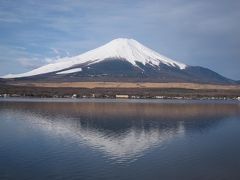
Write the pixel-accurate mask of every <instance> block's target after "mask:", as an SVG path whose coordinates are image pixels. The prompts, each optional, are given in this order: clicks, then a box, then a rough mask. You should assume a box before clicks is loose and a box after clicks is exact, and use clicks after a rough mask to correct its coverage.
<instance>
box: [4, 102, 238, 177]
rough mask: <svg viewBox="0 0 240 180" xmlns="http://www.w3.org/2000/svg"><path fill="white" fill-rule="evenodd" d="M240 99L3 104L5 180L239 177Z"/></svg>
mask: <svg viewBox="0 0 240 180" xmlns="http://www.w3.org/2000/svg"><path fill="white" fill-rule="evenodd" d="M239 139H240V102H237V101H198V100H196V101H192V100H189V101H183V100H94V99H86V100H77V99H76V100H75V99H73V100H71V99H70V100H69V99H1V100H0V179H1V180H3V179H18V180H20V179H31V180H32V179H39V180H43V179H51V180H55V179H68V180H71V179H81V180H84V179H104V180H105V179H114V180H117V179H131V180H134V179H138V180H139V179H140V180H141V179H147V180H151V179H153V180H154V179H156V180H158V179H216V180H219V179H240V140H239Z"/></svg>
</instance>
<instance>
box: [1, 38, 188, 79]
mask: <svg viewBox="0 0 240 180" xmlns="http://www.w3.org/2000/svg"><path fill="white" fill-rule="evenodd" d="M109 58H111V59H114V58H115V59H123V60H126V61H128V62H130V63H131V64H132V65H134V66H136V67H138V65H137V63H136V62H140V63H142V64H144V65H146V64H150V65H151V66H159V65H161V64H165V65H167V66H171V67H175V68H179V69H185V68H186V67H187V65H185V64H183V63H179V62H176V61H174V60H172V59H169V58H167V57H165V56H162V55H160V54H158V53H157V52H155V51H153V50H151V49H149V48H147V47H145V46H144V45H142V44H140V43H139V42H137V41H136V40H133V39H124V38H119V39H115V40H112V41H110V42H109V43H107V44H105V45H103V46H101V47H99V48H96V49H93V50H91V51H88V52H86V53H83V54H81V55H78V56H74V57H70V58H62V59H60V60H58V62H56V63H51V64H48V65H45V66H42V67H40V68H37V69H34V70H32V71H29V72H26V73H22V74H9V75H6V76H3V78H18V77H28V76H34V75H39V74H46V73H50V72H57V71H61V70H64V69H67V68H71V67H73V66H76V65H81V64H86V65H89V64H94V63H98V62H101V61H104V60H106V59H109Z"/></svg>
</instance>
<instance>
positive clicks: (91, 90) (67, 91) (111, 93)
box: [0, 82, 240, 99]
mask: <svg viewBox="0 0 240 180" xmlns="http://www.w3.org/2000/svg"><path fill="white" fill-rule="evenodd" d="M0 96H1V97H6V96H9V97H42V98H131V99H140V98H142V99H238V98H239V97H240V86H239V85H230V86H229V85H213V84H194V83H122V82H121V83H117V82H107V83H106V82H82V83H78V82H75V83H30V84H29V83H28V84H24V83H22V84H1V86H0Z"/></svg>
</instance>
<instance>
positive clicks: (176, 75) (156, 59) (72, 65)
mask: <svg viewBox="0 0 240 180" xmlns="http://www.w3.org/2000/svg"><path fill="white" fill-rule="evenodd" d="M2 78H4V79H14V80H30V81H31V80H34V81H58V82H59V81H63V82H66V81H67V82H71V81H73V82H76V81H80V82H83V81H109V82H110V81H113V82H116V81H117V82H118V81H122V82H197V83H220V84H225V83H227V84H228V83H234V81H233V80H230V79H228V78H225V77H223V76H221V75H219V74H217V73H216V72H214V71H211V70H209V69H207V68H203V67H200V66H189V65H186V64H184V63H180V62H177V61H174V60H172V59H170V58H167V57H165V56H163V55H161V54H159V53H157V52H155V51H153V50H151V49H150V48H148V47H146V46H144V45H142V44H141V43H139V42H138V41H136V40H133V39H125V38H119V39H115V40H112V41H110V42H109V43H107V44H105V45H103V46H101V47H99V48H96V49H93V50H90V51H88V52H86V53H83V54H81V55H78V56H74V57H66V58H62V59H60V60H58V61H57V62H55V63H51V64H47V65H44V66H42V67H39V68H37V69H34V70H32V71H29V72H26V73H22V74H8V75H5V76H3V77H2Z"/></svg>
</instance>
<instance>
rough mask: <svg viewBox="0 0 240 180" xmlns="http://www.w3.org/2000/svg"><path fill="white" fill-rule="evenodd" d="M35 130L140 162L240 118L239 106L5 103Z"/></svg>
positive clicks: (1, 107) (7, 109) (2, 108)
mask: <svg viewBox="0 0 240 180" xmlns="http://www.w3.org/2000/svg"><path fill="white" fill-rule="evenodd" d="M0 111H2V112H5V113H7V114H8V115H9V114H12V115H14V114H15V116H16V117H22V119H24V121H25V122H27V123H30V124H31V125H32V126H33V127H34V128H41V129H42V130H44V131H47V132H48V133H51V134H52V135H55V136H59V135H61V137H62V135H66V137H70V138H74V139H76V140H77V141H79V142H81V143H86V144H87V145H88V146H90V147H92V148H94V149H97V150H100V151H102V152H104V153H106V154H107V155H108V156H109V157H111V158H116V159H118V160H124V159H134V158H136V157H137V156H141V155H143V154H144V152H146V151H147V150H149V149H151V148H153V147H155V146H159V145H161V144H162V143H163V142H165V141H167V140H169V139H171V138H173V137H177V136H182V135H184V134H185V133H186V132H188V131H189V132H196V131H203V130H207V129H209V128H214V127H215V126H217V125H218V124H219V123H220V122H222V121H223V120H224V119H227V118H228V117H230V116H239V115H240V107H239V105H237V104H147V103H144V104H131V103H42V102H41V103H36V102H35V103H34V102H28V103H23V102H18V103H11V102H8V103H1V104H0Z"/></svg>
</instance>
